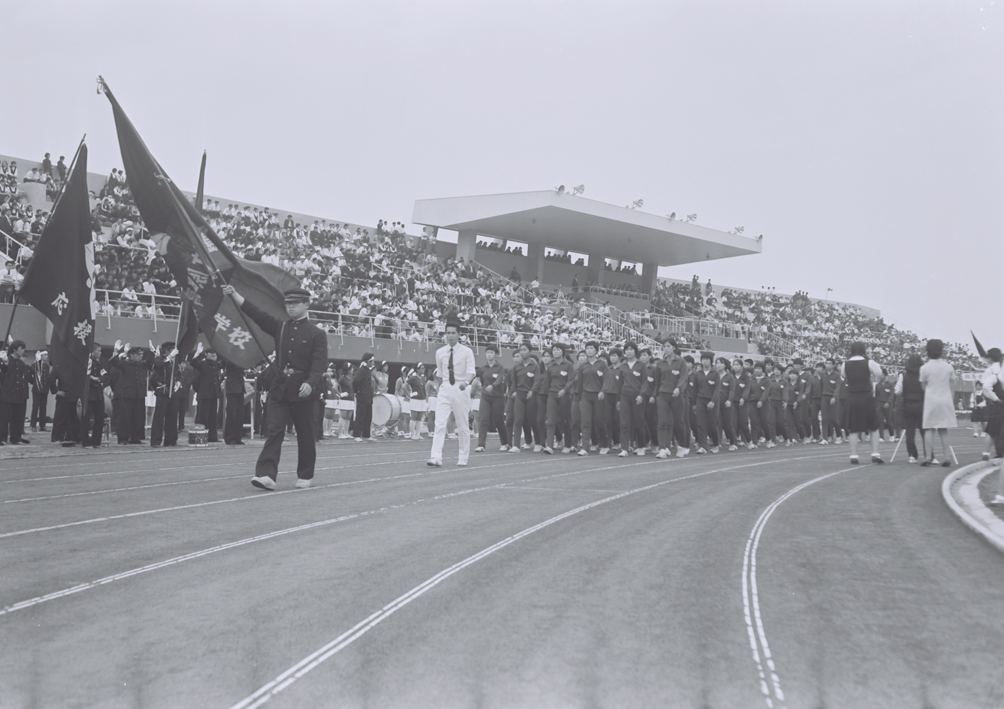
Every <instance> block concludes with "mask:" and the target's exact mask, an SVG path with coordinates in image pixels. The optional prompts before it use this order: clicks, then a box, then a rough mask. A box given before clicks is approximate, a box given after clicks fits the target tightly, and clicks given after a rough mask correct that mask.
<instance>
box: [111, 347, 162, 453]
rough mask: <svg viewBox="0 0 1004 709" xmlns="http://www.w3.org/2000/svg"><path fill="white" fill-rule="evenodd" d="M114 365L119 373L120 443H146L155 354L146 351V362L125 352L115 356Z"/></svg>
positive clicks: (118, 431)
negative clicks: (147, 404) (135, 358)
mask: <svg viewBox="0 0 1004 709" xmlns="http://www.w3.org/2000/svg"><path fill="white" fill-rule="evenodd" d="M130 352H131V350H130ZM110 364H111V365H112V367H114V368H115V369H117V370H118V373H119V379H118V390H117V394H118V397H119V401H118V427H117V430H116V433H117V435H118V441H119V443H120V444H125V443H142V442H143V440H144V439H145V438H146V392H147V385H148V381H149V379H148V377H149V374H150V370H151V369H152V368H153V355H152V354H151V353H149V352H144V353H143V359H141V360H139V361H134V360H133V359H132V356H131V354H127V353H122V354H120V355H119V356H118V357H115V356H113V357H112V359H111V361H110Z"/></svg>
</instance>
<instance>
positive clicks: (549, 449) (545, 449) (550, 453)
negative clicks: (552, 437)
mask: <svg viewBox="0 0 1004 709" xmlns="http://www.w3.org/2000/svg"><path fill="white" fill-rule="evenodd" d="M544 452H545V453H547V454H548V455H552V454H553V453H554V449H553V448H551V446H544Z"/></svg>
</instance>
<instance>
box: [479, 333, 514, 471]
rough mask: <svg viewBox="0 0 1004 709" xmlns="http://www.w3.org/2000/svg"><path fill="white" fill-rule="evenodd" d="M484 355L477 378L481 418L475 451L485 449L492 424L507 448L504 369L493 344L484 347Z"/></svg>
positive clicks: (504, 447) (503, 447) (507, 448)
mask: <svg viewBox="0 0 1004 709" xmlns="http://www.w3.org/2000/svg"><path fill="white" fill-rule="evenodd" d="M485 357H486V358H487V359H488V363H487V364H485V366H483V367H482V368H481V373H480V375H479V378H480V379H481V407H480V409H479V411H478V415H479V416H480V418H481V420H480V421H479V427H478V447H477V448H475V449H474V452H475V453H481V452H482V451H484V449H485V443H486V442H487V440H488V429H490V428H491V427H492V426H494V427H495V430H496V431H498V434H499V440H500V441H501V443H502V449H503V450H509V434H508V433H507V431H506V427H505V404H506V389H505V381H506V370H505V367H503V366H502V365H501V364H500V363H499V362H498V361H497V360H496V359H495V358H496V357H498V348H497V347H496V346H495V345H488V346H487V347H486V348H485Z"/></svg>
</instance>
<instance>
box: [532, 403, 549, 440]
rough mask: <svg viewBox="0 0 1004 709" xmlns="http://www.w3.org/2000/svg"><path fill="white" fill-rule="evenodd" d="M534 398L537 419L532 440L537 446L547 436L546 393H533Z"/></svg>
mask: <svg viewBox="0 0 1004 709" xmlns="http://www.w3.org/2000/svg"><path fill="white" fill-rule="evenodd" d="M533 398H534V400H536V402H537V419H536V423H535V424H534V427H533V440H535V441H536V442H537V445H538V446H542V445H544V440H545V439H546V438H547V394H540V393H537V394H534V395H533Z"/></svg>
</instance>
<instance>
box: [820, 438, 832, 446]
mask: <svg viewBox="0 0 1004 709" xmlns="http://www.w3.org/2000/svg"><path fill="white" fill-rule="evenodd" d="M829 444H830V442H829V441H828V440H826V439H825V438H824V439H823V440H821V441H820V442H819V445H821V446H828V445H829Z"/></svg>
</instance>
